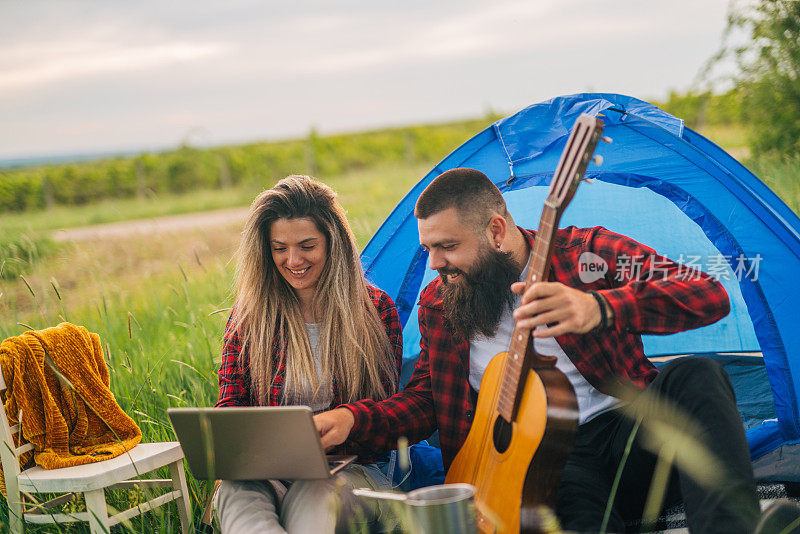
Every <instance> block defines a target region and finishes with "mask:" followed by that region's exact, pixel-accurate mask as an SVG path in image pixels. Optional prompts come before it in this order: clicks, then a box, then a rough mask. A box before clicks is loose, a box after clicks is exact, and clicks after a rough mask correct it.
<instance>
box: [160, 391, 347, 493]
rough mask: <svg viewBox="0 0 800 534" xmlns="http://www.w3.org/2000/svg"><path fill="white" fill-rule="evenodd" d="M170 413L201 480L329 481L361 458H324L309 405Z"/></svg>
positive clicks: (177, 433) (178, 435)
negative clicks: (326, 479)
mask: <svg viewBox="0 0 800 534" xmlns="http://www.w3.org/2000/svg"><path fill="white" fill-rule="evenodd" d="M167 415H168V416H169V420H170V422H171V423H172V427H173V428H174V429H175V434H176V435H177V437H178V441H180V442H181V448H182V449H183V454H184V455H185V456H186V461H187V463H188V464H189V469H190V470H191V471H192V474H193V475H194V477H195V478H197V479H200V480H216V479H224V480H265V479H281V480H303V479H304V480H309V479H324V478H330V477H331V476H333V475H334V474H336V473H337V472H338V471H340V470H341V469H343V468H344V467H345V466H346V465H348V464H350V463H352V462H353V460H355V459H356V456H336V455H326V454H325V451H323V449H322V443H321V442H320V440H319V434H318V433H317V428H316V427H315V426H314V421H313V419H312V413H311V408H309V407H308V406H275V407H236V408H233V407H231V408H170V409H168V410H167Z"/></svg>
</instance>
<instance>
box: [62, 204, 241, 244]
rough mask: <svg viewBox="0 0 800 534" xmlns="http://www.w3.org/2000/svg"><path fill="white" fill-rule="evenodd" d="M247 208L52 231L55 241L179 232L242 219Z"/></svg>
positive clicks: (220, 225)
mask: <svg viewBox="0 0 800 534" xmlns="http://www.w3.org/2000/svg"><path fill="white" fill-rule="evenodd" d="M248 209H249V208H232V209H225V210H216V211H206V212H202V213H188V214H186V215H169V216H166V217H155V218H150V219H138V220H134V221H122V222H116V223H108V224H98V225H95V226H83V227H80V228H68V229H66V230H56V231H55V232H53V239H55V240H56V241H94V240H98V239H120V238H126V237H133V236H137V235H154V234H170V233H180V232H186V231H189V230H198V229H202V228H208V227H222V226H229V225H233V224H237V223H240V224H241V223H243V222H244V220H245V217H246V216H247V211H248Z"/></svg>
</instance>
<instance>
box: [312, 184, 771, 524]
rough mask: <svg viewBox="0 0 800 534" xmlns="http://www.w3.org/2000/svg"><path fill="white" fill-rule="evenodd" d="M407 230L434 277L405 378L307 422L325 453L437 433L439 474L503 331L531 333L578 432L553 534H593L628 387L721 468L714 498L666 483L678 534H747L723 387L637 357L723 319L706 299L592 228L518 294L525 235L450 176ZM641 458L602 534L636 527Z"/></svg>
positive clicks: (625, 242) (561, 245) (501, 207)
mask: <svg viewBox="0 0 800 534" xmlns="http://www.w3.org/2000/svg"><path fill="white" fill-rule="evenodd" d="M415 215H416V217H417V219H418V228H419V238H420V243H421V244H422V246H423V247H424V248H425V249H426V250H427V251H428V253H429V262H430V268H431V269H436V270H437V271H438V272H439V277H438V278H437V279H436V280H434V281H433V282H431V283H430V284H429V285H428V286H427V287H426V288H425V289H424V290H423V292H422V294H421V295H420V310H419V325H420V332H421V334H422V339H421V342H420V346H421V352H420V357H419V362H418V363H417V365H416V368H415V370H414V374H413V376H412V377H411V380H410V381H409V383H408V385H407V386H406V387H405V389H404V390H403V391H401V392H400V393H398V394H396V395H394V396H393V397H391V398H389V399H387V400H384V401H381V402H374V401H369V400H364V401H359V402H356V403H354V404H349V405H344V406H342V407H339V408H337V409H335V410H332V411H329V412H325V413H323V414H319V415H318V416H317V417H316V424H317V427H318V429H319V430H320V434H321V436H322V443H323V446H325V447H329V446H332V445H335V444H338V443H341V442H343V441H344V440H345V439H347V438H349V439H352V440H355V441H357V442H363V443H365V444H370V446H372V447H377V448H386V449H391V448H394V446H395V444H396V442H397V438H399V437H400V436H407V437H408V438H409V439H410V440H411V441H412V442H413V441H415V440H420V439H424V438H426V437H427V436H429V435H430V434H431V433H432V432H433V431H434V430H436V429H437V428H438V430H439V439H440V441H441V445H442V456H443V459H444V464H445V468H448V467H449V465H450V463H451V462H452V460H453V458H454V456H455V454H456V453H457V452H458V450H459V448H460V447H461V445H462V444H463V442H464V440H465V438H466V436H467V433H468V431H469V428H470V425H471V423H472V417H473V412H474V409H475V393H474V391H477V390H478V389H479V388H480V380H481V377H482V375H483V372H484V370H485V368H486V365H487V364H488V362H489V360H490V359H491V358H492V357H493V356H494V355H495V354H497V353H499V352H502V351H504V350H506V349H507V348H508V346H509V342H510V336H511V333H512V332H513V329H514V324H515V321H516V323H517V324H518V326H520V327H522V328H530V329H533V336H534V343H535V348H536V350H537V352H539V353H541V354H546V355H551V356H555V357H556V358H557V364H556V365H557V367H558V368H559V369H560V370H561V371H562V372H564V373H565V374H566V376H567V378H568V379H569V380H570V382H571V384H572V385H573V388H574V389H575V392H576V396H577V398H578V409H579V430H578V433H577V436H576V440H575V444H574V447H573V449H572V451H571V453H570V456H569V458H568V460H567V464H566V466H565V468H564V471H563V474H562V478H561V481H560V483H559V487H558V502H557V509H556V512H557V514H558V516H559V518H560V519H561V521H562V524H563V527H564V528H565V529H567V530H575V531H592V530H593V531H597V530H598V529H599V528H600V526H601V524H602V523H603V520H604V513H605V509H606V504H607V502H608V500H609V498H610V494H611V491H612V485H613V481H614V478H615V475H616V473H617V470H618V466H619V465H620V462H621V460H622V458H623V456H624V455H625V453H624V451H625V448H626V445H627V443H628V441H629V436H630V435H631V433H632V431H633V429H634V426H635V421H634V420H633V419H632V418H631V417H629V416H626V415H625V414H624V413H623V411H622V409H623V408H624V406H625V405H624V403H623V402H622V401H621V400H620V399H618V398H617V397H615V395H618V394H619V391H620V389H621V387H622V386H623V385H630V386H634V387H635V388H638V389H639V390H647V391H648V392H649V393H655V394H656V395H657V396H658V397H659V398H660V399H664V400H666V401H667V402H669V403H671V404H673V405H676V406H677V408H678V409H679V410H680V411H681V412H682V413H685V414H687V415H688V416H689V417H690V418H691V419H693V420H694V421H695V422H696V423H697V425H698V427H699V428H700V429H701V435H700V436H699V439H700V440H701V442H702V443H703V444H705V445H706V446H708V447H709V448H710V449H712V450H713V452H714V453H715V454H716V456H717V457H718V458H719V461H720V462H721V464H722V465H723V466H724V468H725V471H726V475H725V478H724V480H725V485H724V487H723V488H720V489H719V490H718V491H717V490H715V491H710V490H708V489H707V488H705V487H703V486H701V485H700V484H698V483H697V482H696V481H695V480H693V479H692V478H691V477H689V476H686V475H684V474H682V473H673V474H672V475H671V478H670V483H669V486H668V488H667V500H668V502H672V501H675V500H676V499H678V498H679V497H680V496H683V498H684V500H685V502H686V510H687V520H688V523H689V526H690V529H691V530H692V531H693V532H725V533H728V534H730V533H734V532H752V530H753V527H754V526H755V524H756V521H757V517H758V501H757V498H756V496H755V491H754V484H753V474H752V468H751V466H750V456H749V452H748V448H747V442H746V439H745V436H744V431H743V428H742V424H741V420H740V418H739V414H738V412H737V410H736V405H735V399H734V394H733V389H732V387H731V384H730V381H729V379H728V377H727V375H726V374H725V372H724V371H723V370H722V368H721V367H720V366H719V365H718V364H716V363H715V362H713V361H712V360H709V359H705V358H686V359H681V360H677V361H675V362H672V363H671V364H670V365H668V366H667V367H666V368H665V369H664V370H663V371H661V372H660V373H659V372H658V371H657V370H656V368H655V367H654V366H653V365H652V364H651V363H650V361H649V360H648V359H647V358H646V357H645V356H644V353H643V350H642V342H641V338H640V335H641V334H670V333H674V332H679V331H682V330H687V329H692V328H698V327H701V326H704V325H707V324H710V323H713V322H715V321H717V320H719V319H721V318H722V317H724V316H725V315H726V314H727V313H728V312H729V309H730V304H729V301H728V296H727V294H726V292H725V290H724V289H723V288H722V286H721V285H720V284H719V283H717V282H716V281H715V280H714V279H712V278H710V277H709V276H707V275H705V274H703V273H698V272H696V271H695V272H692V273H690V274H689V275H687V273H686V272H685V271H682V270H681V267H680V266H679V265H677V264H676V263H674V262H672V261H670V260H668V259H667V258H664V257H662V256H659V255H657V254H656V253H655V252H654V251H653V250H652V249H650V248H648V247H646V246H644V245H641V244H639V243H637V242H635V241H633V240H632V239H630V238H627V237H624V236H621V235H619V234H614V233H612V232H609V231H607V230H605V229H603V228H600V227H596V228H587V229H581V228H575V227H569V228H564V229H561V230H558V231H557V233H556V237H555V239H554V248H553V258H552V268H551V277H550V280H548V281H541V282H537V283H534V284H532V285H531V286H530V287H529V288H528V289H527V290H525V284H524V283H523V282H520V280H522V279H524V278H523V277H522V274H523V271H524V270H525V269H526V265H527V263H528V257H529V254H530V250H531V246H532V243H533V241H534V239H535V234H534V232H531V231H529V230H524V229H521V228H518V227H517V226H515V225H514V221H513V219H512V217H511V215H510V214H509V213H508V211H507V210H506V206H505V202H504V200H503V197H502V195H501V194H500V191H499V190H498V189H497V187H495V186H494V184H492V182H491V181H490V180H489V179H488V178H487V177H486V176H485V175H483V174H482V173H480V172H479V171H476V170H473V169H453V170H450V171H447V172H445V173H444V174H442V175H440V176H439V177H437V178H436V179H435V180H433V182H431V184H430V185H429V186H428V187H427V188H426V189H425V191H423V193H422V194H421V195H420V197H419V199H418V201H417V204H416V208H415ZM587 253H591V254H593V255H595V256H592V257H593V258H599V259H600V260H602V261H604V262H605V263H606V264H607V265H608V271H607V272H606V273H605V276H603V277H602V278H601V279H599V280H595V281H591V282H583V281H582V280H581V278H580V276H579V272H578V268H579V267H578V266H579V258H580V257H581V255H582V254H587ZM625 257H627V258H636V259H637V260H639V261H640V264H641V269H638V270H637V269H623V268H621V267H620V265H621V264H622V262H620V261H619V260H621V259H622V258H625ZM656 266H657V267H658V269H653V268H654V267H656ZM509 287H510V288H511V291H509ZM519 296H521V299H520V298H519ZM601 306H602V308H601ZM512 311H513V312H512ZM471 390H474V391H471ZM652 396H653V395H650V394H648V395H640V396H639V398H637V399H636V400H635V401H633V403H634V404H637V403H638V404H644V405H645V406H643V408H644V409H647V408H648V407H649V406H648V405H647V404H648V403H650V402H651V401H649V400H648V399H650V398H651V397H652ZM640 408H642V407H640ZM647 422H648V421H647V420H645V421H643V423H642V426H644V427H646V426H647ZM644 445H645V443H644V440H643V439H641V435H636V436H635V439H634V440H633V444H632V448H631V451H630V454H629V456H628V457H627V459H626V461H625V463H624V469H623V470H622V474H621V478H620V481H619V485H618V488H617V489H616V493H615V499H614V505H613V508H612V511H611V514H610V517H609V518H608V525H607V531H610V532H621V531H624V530H625V520H626V519H631V518H638V517H641V514H642V510H643V506H644V501H645V498H646V496H647V494H648V488H649V485H650V481H651V478H652V474H653V471H654V468H655V465H656V460H657V456H656V455H654V454H653V453H652V452H651V451H650V450H648V449H647V448H646V447H645V446H644ZM731 503H735V504H733V505H732V504H731Z"/></svg>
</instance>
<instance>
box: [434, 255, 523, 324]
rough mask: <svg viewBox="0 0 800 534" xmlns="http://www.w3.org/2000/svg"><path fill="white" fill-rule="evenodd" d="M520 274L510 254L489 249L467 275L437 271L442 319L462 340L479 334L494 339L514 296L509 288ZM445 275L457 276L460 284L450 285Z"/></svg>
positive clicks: (455, 271)
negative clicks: (440, 282)
mask: <svg viewBox="0 0 800 534" xmlns="http://www.w3.org/2000/svg"><path fill="white" fill-rule="evenodd" d="M521 272H522V269H521V268H520V266H519V265H518V264H517V262H516V261H514V259H513V258H512V257H511V252H501V251H499V250H495V249H493V248H491V247H485V248H484V249H483V251H482V252H481V253H480V257H479V258H478V261H477V262H475V265H473V266H472V268H470V270H469V272H464V271H461V270H459V269H439V276H440V278H441V279H442V282H443V283H442V298H443V300H444V315H445V317H446V318H447V320H448V321H449V322H450V326H451V327H452V328H453V330H454V331H455V333H456V334H460V335H462V336H464V338H465V339H471V338H472V336H473V335H475V334H476V333H478V332H480V333H481V334H483V335H484V336H486V337H492V336H494V335H495V333H496V332H497V327H498V326H499V325H500V318H501V317H502V316H503V313H504V312H505V311H506V310H510V309H512V307H513V306H514V303H515V301H516V295H514V293H512V292H511V289H510V288H509V286H511V284H513V283H514V282H517V281H519V276H520V273H521ZM448 274H460V275H461V276H460V277H459V278H461V280H459V281H457V282H450V281H448V279H447V275H448Z"/></svg>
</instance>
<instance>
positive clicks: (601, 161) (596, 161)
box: [592, 154, 603, 167]
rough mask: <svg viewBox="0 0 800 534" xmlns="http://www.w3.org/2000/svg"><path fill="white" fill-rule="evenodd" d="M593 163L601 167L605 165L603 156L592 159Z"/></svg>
mask: <svg viewBox="0 0 800 534" xmlns="http://www.w3.org/2000/svg"><path fill="white" fill-rule="evenodd" d="M592 163H594V164H595V165H597V166H598V167H599V166H600V165H602V164H603V156H601V155H600V154H598V155H596V156H595V157H593V158H592Z"/></svg>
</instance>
